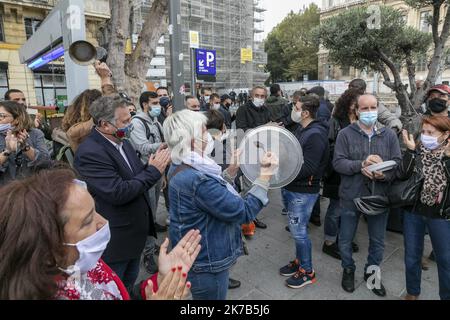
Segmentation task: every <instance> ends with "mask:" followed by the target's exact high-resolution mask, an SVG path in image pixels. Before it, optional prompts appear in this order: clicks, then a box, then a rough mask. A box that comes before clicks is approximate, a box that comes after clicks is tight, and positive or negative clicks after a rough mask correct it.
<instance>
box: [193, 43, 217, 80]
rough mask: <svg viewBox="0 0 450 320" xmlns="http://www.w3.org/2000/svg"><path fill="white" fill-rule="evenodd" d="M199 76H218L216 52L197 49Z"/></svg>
mask: <svg viewBox="0 0 450 320" xmlns="http://www.w3.org/2000/svg"><path fill="white" fill-rule="evenodd" d="M195 55H196V62H197V74H198V75H206V76H215V75H216V50H206V49H196V50H195Z"/></svg>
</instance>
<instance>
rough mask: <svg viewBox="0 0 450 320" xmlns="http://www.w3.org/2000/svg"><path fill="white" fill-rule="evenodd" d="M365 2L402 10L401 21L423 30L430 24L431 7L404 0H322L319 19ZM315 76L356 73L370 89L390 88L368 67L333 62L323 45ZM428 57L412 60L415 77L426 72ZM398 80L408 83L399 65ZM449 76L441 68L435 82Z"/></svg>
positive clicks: (327, 77)
mask: <svg viewBox="0 0 450 320" xmlns="http://www.w3.org/2000/svg"><path fill="white" fill-rule="evenodd" d="M367 4H378V5H387V6H392V7H393V8H396V9H398V10H400V11H401V12H402V14H403V19H404V21H405V24H406V25H408V26H411V27H413V28H416V29H419V30H421V31H423V32H430V33H431V25H429V24H428V17H429V16H431V15H432V13H433V9H432V7H427V8H422V9H413V8H411V7H409V6H408V5H407V4H406V3H405V2H404V1H400V0H322V4H321V14H320V19H321V21H323V20H325V19H327V18H329V17H331V16H334V15H337V14H339V13H341V12H343V11H345V10H347V9H349V8H354V7H356V6H362V5H367ZM442 16H445V9H443V10H442V12H441V17H442ZM318 55H319V79H323V80H351V79H354V78H357V77H361V78H363V79H366V80H367V82H368V84H369V89H371V88H372V87H373V89H374V90H373V91H375V92H381V93H389V92H391V90H390V89H389V88H387V87H386V86H385V85H383V84H382V82H383V79H382V76H380V75H378V74H376V73H375V74H374V73H373V72H371V71H369V72H366V71H364V70H356V69H354V68H351V67H346V66H337V65H334V64H333V63H332V62H331V61H329V59H328V52H327V50H325V49H324V48H323V47H321V48H320V50H319V53H318ZM428 62H429V57H427V56H425V55H424V56H422V57H419V58H418V59H417V61H416V80H424V79H425V78H426V77H427V74H428V68H427V65H428ZM401 76H402V80H403V81H405V83H408V74H407V71H406V68H405V67H402V68H401ZM449 80H450V70H444V72H443V73H442V76H441V77H440V78H439V79H438V81H437V83H440V82H442V81H449Z"/></svg>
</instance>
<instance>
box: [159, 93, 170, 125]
mask: <svg viewBox="0 0 450 320" xmlns="http://www.w3.org/2000/svg"><path fill="white" fill-rule="evenodd" d="M156 94H157V95H158V98H159V104H160V105H161V114H160V115H159V117H158V121H159V123H160V124H163V123H164V120H166V118H167V117H169V116H170V115H172V112H173V105H172V100H171V99H170V96H169V90H168V89H167V88H166V87H159V88H158V89H157V90H156Z"/></svg>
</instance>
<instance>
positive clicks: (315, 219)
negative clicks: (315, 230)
mask: <svg viewBox="0 0 450 320" xmlns="http://www.w3.org/2000/svg"><path fill="white" fill-rule="evenodd" d="M309 222H311V223H312V224H313V225H315V226H317V227H320V226H321V225H322V223H321V222H320V217H318V216H311V218H309Z"/></svg>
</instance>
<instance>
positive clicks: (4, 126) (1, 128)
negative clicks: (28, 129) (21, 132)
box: [0, 123, 13, 133]
mask: <svg viewBox="0 0 450 320" xmlns="http://www.w3.org/2000/svg"><path fill="white" fill-rule="evenodd" d="M12 129H13V127H12V126H11V123H5V124H0V132H2V133H3V132H6V131H8V130H12Z"/></svg>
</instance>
